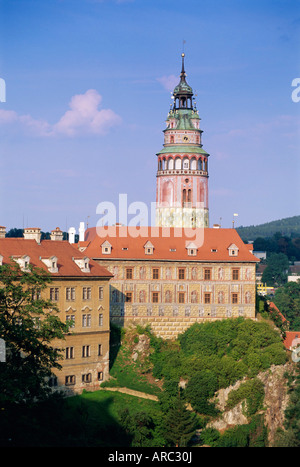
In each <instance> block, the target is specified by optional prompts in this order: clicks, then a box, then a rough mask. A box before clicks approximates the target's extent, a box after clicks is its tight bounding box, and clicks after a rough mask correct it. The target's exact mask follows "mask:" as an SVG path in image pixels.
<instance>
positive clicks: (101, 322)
mask: <svg viewBox="0 0 300 467" xmlns="http://www.w3.org/2000/svg"><path fill="white" fill-rule="evenodd" d="M99 326H103V314H102V313H100V314H99Z"/></svg>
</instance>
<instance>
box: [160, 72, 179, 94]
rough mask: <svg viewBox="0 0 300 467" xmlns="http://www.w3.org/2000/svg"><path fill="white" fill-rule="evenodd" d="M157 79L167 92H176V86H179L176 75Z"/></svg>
mask: <svg viewBox="0 0 300 467" xmlns="http://www.w3.org/2000/svg"><path fill="white" fill-rule="evenodd" d="M156 79H157V81H158V82H159V83H160V84H162V85H163V87H164V88H165V89H166V90H167V91H174V88H175V86H177V84H178V76H175V75H169V76H161V77H160V78H156Z"/></svg>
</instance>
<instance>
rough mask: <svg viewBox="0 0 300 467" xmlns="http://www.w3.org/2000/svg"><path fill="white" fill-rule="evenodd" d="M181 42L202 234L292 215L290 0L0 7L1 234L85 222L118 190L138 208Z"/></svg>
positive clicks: (296, 40) (298, 12) (152, 172)
mask: <svg viewBox="0 0 300 467" xmlns="http://www.w3.org/2000/svg"><path fill="white" fill-rule="evenodd" d="M183 40H185V41H186V43H185V54H186V61H185V64H186V72H187V81H188V83H189V84H190V85H191V86H192V87H193V89H194V91H195V92H196V93H197V108H198V111H199V115H200V117H201V119H202V120H201V127H202V130H203V131H204V133H203V147H204V149H205V150H206V151H207V152H208V153H209V154H210V159H209V174H210V178H209V207H210V224H211V225H212V224H213V223H216V222H219V220H220V218H222V226H223V227H231V225H232V224H231V223H232V218H233V213H238V214H239V217H238V218H237V223H236V225H244V226H245V225H252V224H254V225H256V224H259V223H262V222H268V221H271V220H276V219H280V218H283V217H289V216H293V215H299V214H300V210H299V204H300V202H299V200H300V196H299V195H300V189H299V185H300V184H299V179H300V167H299V148H300V131H299V128H300V102H298V103H296V102H293V100H292V98H291V95H292V91H293V87H292V85H291V84H292V81H293V79H295V78H297V77H299V78H300V47H299V45H300V2H299V1H298V0H259V1H257V0H253V1H248V0H205V1H204V0H190V1H189V2H182V1H178V0H172V1H171V0H102V1H100V0H98V1H97V0H48V1H47V2H45V1H40V0H10V1H9V2H7V1H4V0H0V42H1V43H0V77H1V78H2V79H4V80H5V83H6V102H0V141H1V142H0V225H5V226H6V227H7V228H8V229H9V228H12V227H20V228H22V227H23V226H25V227H26V226H29V227H35V226H38V227H41V229H42V230H44V231H47V230H48V231H49V230H51V229H53V228H55V227H57V226H59V227H60V228H62V229H63V230H65V229H68V228H69V227H70V226H75V227H76V228H78V226H79V222H80V221H84V222H87V221H88V223H89V225H90V226H92V225H96V223H97V221H98V219H99V214H97V213H96V208H97V205H98V203H100V202H103V201H108V202H112V203H115V205H116V206H118V197H119V194H120V193H126V194H127V196H128V204H130V203H132V202H136V201H140V202H144V203H146V204H147V205H148V206H149V211H150V203H151V202H154V201H155V188H156V168H157V158H156V153H157V152H158V151H160V149H161V148H162V145H163V133H162V130H163V129H164V128H165V119H166V117H167V113H168V110H169V107H170V103H171V98H170V96H171V92H170V91H171V90H172V87H174V85H175V84H177V82H178V81H179V74H180V69H181V52H182V47H183V45H182V44H183ZM174 83H175V84H174ZM299 95H300V93H299ZM149 223H150V219H149Z"/></svg>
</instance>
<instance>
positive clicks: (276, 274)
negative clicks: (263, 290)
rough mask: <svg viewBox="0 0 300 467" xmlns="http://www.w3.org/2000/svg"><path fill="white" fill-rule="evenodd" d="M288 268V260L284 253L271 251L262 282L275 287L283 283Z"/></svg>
mask: <svg viewBox="0 0 300 467" xmlns="http://www.w3.org/2000/svg"><path fill="white" fill-rule="evenodd" d="M288 268H289V260H288V257H287V256H286V255H285V254H284V253H272V254H271V255H270V256H269V257H268V259H267V267H266V269H265V270H264V272H263V275H262V282H265V283H266V284H267V285H269V286H275V287H278V286H281V285H283V284H284V283H285V282H286V279H287V271H288Z"/></svg>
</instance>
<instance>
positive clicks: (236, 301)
mask: <svg viewBox="0 0 300 467" xmlns="http://www.w3.org/2000/svg"><path fill="white" fill-rule="evenodd" d="M231 303H238V294H237V293H233V294H231Z"/></svg>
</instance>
